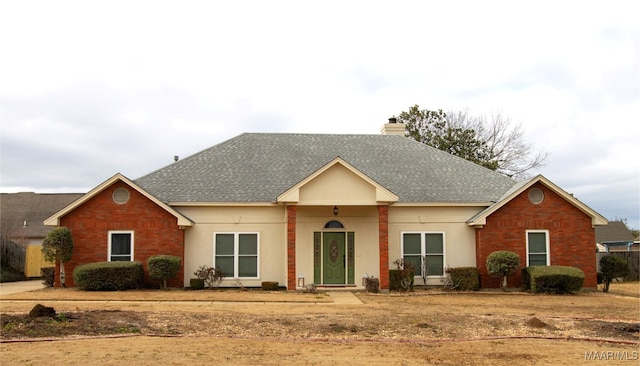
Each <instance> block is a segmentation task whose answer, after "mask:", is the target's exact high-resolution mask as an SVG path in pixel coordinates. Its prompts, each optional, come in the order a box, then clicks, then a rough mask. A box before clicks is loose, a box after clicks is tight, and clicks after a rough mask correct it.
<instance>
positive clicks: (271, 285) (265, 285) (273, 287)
mask: <svg viewBox="0 0 640 366" xmlns="http://www.w3.org/2000/svg"><path fill="white" fill-rule="evenodd" d="M279 289H280V288H279V287H278V282H276V281H263V282H262V290H263V291H278V290H279Z"/></svg>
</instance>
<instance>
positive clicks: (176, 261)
mask: <svg viewBox="0 0 640 366" xmlns="http://www.w3.org/2000/svg"><path fill="white" fill-rule="evenodd" d="M147 267H148V268H149V277H151V278H153V279H154V280H160V281H162V283H161V286H160V287H162V288H167V280H168V279H169V278H174V277H175V276H176V274H178V271H179V270H180V257H176V256H174V255H153V256H151V257H149V259H147Z"/></svg>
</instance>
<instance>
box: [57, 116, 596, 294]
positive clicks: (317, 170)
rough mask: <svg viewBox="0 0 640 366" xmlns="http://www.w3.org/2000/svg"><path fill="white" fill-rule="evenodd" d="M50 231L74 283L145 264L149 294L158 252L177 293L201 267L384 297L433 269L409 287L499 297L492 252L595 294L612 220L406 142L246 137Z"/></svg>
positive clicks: (67, 211)
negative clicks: (459, 273)
mask: <svg viewBox="0 0 640 366" xmlns="http://www.w3.org/2000/svg"><path fill="white" fill-rule="evenodd" d="M390 124H391V125H393V123H390ZM392 127H394V126H392ZM398 131H399V132H402V131H404V130H403V129H401V128H398ZM373 147H375V153H373V152H372V151H373V150H372V148H373ZM373 155H375V156H373ZM407 162H410V163H407ZM45 224H46V225H50V226H66V227H68V228H70V229H71V233H72V235H73V239H74V253H73V256H72V259H71V261H70V262H68V263H67V264H66V265H65V269H66V270H67V274H68V276H67V283H68V285H69V286H73V278H72V273H73V269H74V268H75V267H76V266H77V265H80V264H85V263H91V262H102V261H109V260H135V261H140V262H142V263H143V265H144V266H145V280H146V282H147V284H148V285H156V284H155V283H154V281H151V279H150V278H148V271H147V269H146V261H147V259H148V258H149V257H150V256H152V255H161V254H167V255H175V256H179V257H181V258H182V267H181V269H180V273H179V274H178V276H177V278H176V279H172V280H170V281H169V282H168V285H169V286H172V287H183V286H188V284H189V280H190V278H191V277H193V276H192V274H193V272H194V271H195V270H197V268H198V267H199V266H201V265H208V266H213V267H216V266H222V267H224V268H223V270H224V272H225V273H226V274H227V276H225V279H224V280H223V282H222V284H221V286H223V287H225V286H227V287H233V286H237V284H238V283H242V285H243V286H246V287H259V286H260V285H261V282H263V281H273V282H278V283H279V284H281V285H282V286H285V287H286V288H287V289H289V290H294V289H296V288H298V287H299V286H298V281H297V279H298V277H299V276H302V277H303V278H305V279H306V283H307V284H308V283H314V284H316V285H319V286H325V287H327V288H329V287H347V288H348V287H351V288H363V287H364V285H363V280H362V279H363V278H366V277H375V278H379V280H380V287H381V289H388V288H389V268H390V266H391V265H393V263H394V262H395V261H397V260H398V259H404V260H412V261H414V262H415V263H416V264H418V266H417V267H416V268H418V267H421V266H420V263H426V262H427V261H428V262H429V268H427V269H426V271H427V275H426V276H425V277H426V278H424V279H423V277H422V276H419V275H418V274H420V273H417V274H416V278H415V280H416V284H418V285H427V286H440V285H442V283H443V282H442V280H443V277H444V276H445V272H446V268H448V267H477V268H478V269H479V272H480V276H481V286H482V287H484V288H487V287H499V280H498V279H494V278H491V277H489V276H488V273H487V271H486V259H487V257H488V256H489V254H491V253H492V252H494V251H498V250H509V251H513V252H515V253H517V254H518V255H519V257H520V261H521V263H522V267H525V266H527V265H529V264H530V262H531V264H533V265H564V266H573V267H578V268H580V269H581V270H582V271H584V273H585V275H586V278H585V282H584V286H585V287H595V286H596V257H595V229H594V228H595V227H596V226H598V225H606V224H607V220H606V219H605V218H604V217H603V216H601V215H600V214H598V213H597V212H595V211H594V210H593V209H591V208H589V207H588V206H586V205H585V204H584V203H582V202H580V201H579V200H578V199H577V198H575V197H573V195H571V194H569V193H567V192H565V191H564V190H562V189H561V188H560V187H558V186H557V185H555V184H554V183H552V182H551V181H549V180H548V179H546V178H545V177H543V176H541V175H539V176H536V177H533V178H531V179H529V180H527V181H521V182H517V181H515V180H512V179H511V178H509V177H505V176H503V175H501V174H499V173H497V172H494V171H491V170H489V169H486V168H483V167H481V166H478V165H476V164H473V163H471V162H469V161H466V160H464V159H460V158H458V157H455V156H452V155H450V154H447V153H445V152H442V151H440V150H437V149H434V148H432V147H430V146H426V145H424V144H422V143H419V142H417V141H413V140H411V139H407V138H404V137H403V136H402V135H397V136H394V135H308V134H243V135H240V136H238V137H236V138H234V139H231V140H229V141H227V142H224V143H222V144H220V145H216V146H213V147H211V148H210V149H207V150H204V151H202V152H200V153H198V154H195V155H193V156H191V157H189V158H186V159H183V160H179V161H176V162H175V163H173V164H171V165H169V166H167V167H165V168H162V169H160V170H156V171H154V172H152V173H151V174H149V175H146V176H144V177H141V178H139V179H137V180H136V181H131V180H129V179H128V178H126V177H124V176H122V175H121V174H116V175H115V176H113V177H112V178H110V179H108V180H107V181H105V182H104V183H102V184H100V185H99V186H98V187H96V188H94V189H93V190H91V191H90V192H88V193H87V194H85V195H84V196H82V197H81V198H80V199H78V200H77V201H75V202H73V203H72V204H70V205H69V206H67V207H65V208H64V209H62V210H60V211H59V212H57V213H55V214H54V215H53V216H51V217H50V218H48V219H47V220H45ZM123 237H124V239H123ZM116 239H117V240H116ZM120 240H124V243H125V244H124V246H125V247H126V248H127V249H128V250H130V251H131V253H125V255H124V257H122V253H120V252H119V251H120V249H119V248H120V244H122V243H121V242H120ZM127 240H128V241H127ZM113 243H116V245H114V244H113ZM113 250H116V251H118V253H116V257H114V255H113V254H114V253H111V252H110V251H113ZM118 256H120V257H118ZM421 261H424V262H421ZM420 270H422V269H420ZM423 280H424V282H423ZM56 285H59V284H58V283H56ZM508 286H510V287H519V286H520V273H519V272H518V273H516V274H515V275H513V276H511V277H510V278H509V282H508Z"/></svg>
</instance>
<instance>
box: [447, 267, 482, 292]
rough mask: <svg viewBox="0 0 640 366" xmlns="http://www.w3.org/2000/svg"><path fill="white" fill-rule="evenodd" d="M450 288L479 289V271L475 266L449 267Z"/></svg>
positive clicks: (460, 289) (461, 289) (462, 289)
mask: <svg viewBox="0 0 640 366" xmlns="http://www.w3.org/2000/svg"><path fill="white" fill-rule="evenodd" d="M449 275H450V276H451V283H452V285H453V286H452V289H455V290H458V291H478V290H480V273H479V272H478V269H477V268H476V267H458V268H450V269H449Z"/></svg>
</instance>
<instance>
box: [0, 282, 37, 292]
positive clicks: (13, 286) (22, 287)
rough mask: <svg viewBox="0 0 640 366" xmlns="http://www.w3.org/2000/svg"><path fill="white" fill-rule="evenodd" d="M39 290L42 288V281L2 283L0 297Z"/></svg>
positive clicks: (0, 284)
mask: <svg viewBox="0 0 640 366" xmlns="http://www.w3.org/2000/svg"><path fill="white" fill-rule="evenodd" d="M41 288H44V285H43V284H42V280H33V281H18V282H3V283H0V296H2V295H11V294H17V293H19V292H27V291H33V290H39V289H41Z"/></svg>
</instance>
